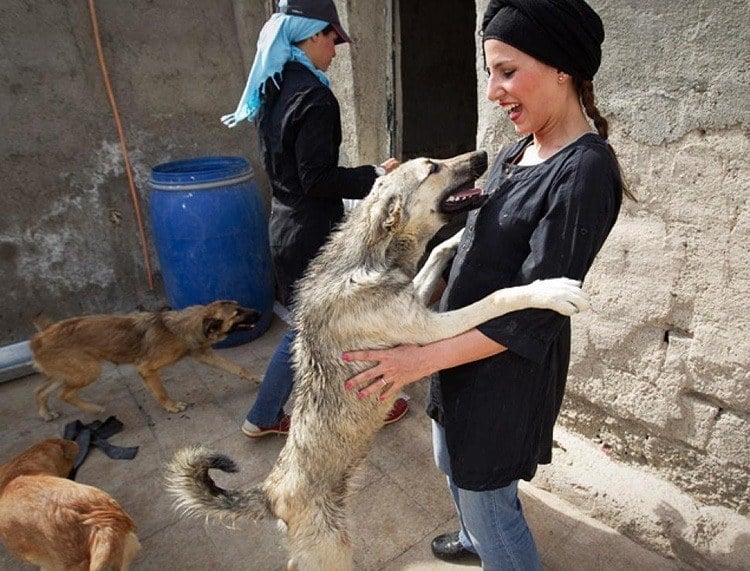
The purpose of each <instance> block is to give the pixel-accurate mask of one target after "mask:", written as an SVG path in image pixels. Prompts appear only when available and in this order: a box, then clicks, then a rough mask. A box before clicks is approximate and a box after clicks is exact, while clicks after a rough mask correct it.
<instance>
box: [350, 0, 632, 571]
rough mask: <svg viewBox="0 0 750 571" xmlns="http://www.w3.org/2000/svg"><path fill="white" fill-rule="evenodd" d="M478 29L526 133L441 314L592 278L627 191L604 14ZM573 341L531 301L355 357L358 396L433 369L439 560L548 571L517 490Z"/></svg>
mask: <svg viewBox="0 0 750 571" xmlns="http://www.w3.org/2000/svg"><path fill="white" fill-rule="evenodd" d="M482 29H483V36H484V42H483V47H484V53H485V58H486V65H487V68H488V71H489V74H490V77H489V82H488V85H487V97H488V99H489V100H490V101H492V102H494V103H496V104H497V105H498V106H499V108H500V109H501V110H502V112H503V114H504V115H505V116H507V117H508V119H509V120H510V121H511V122H512V123H513V126H514V128H515V130H516V132H517V133H518V134H519V135H523V136H524V137H523V138H522V139H521V140H519V141H518V142H517V143H515V144H513V145H511V146H510V147H509V148H507V149H504V150H502V151H501V152H500V153H499V154H498V156H497V157H496V158H495V161H494V164H493V165H492V167H491V168H490V171H489V174H488V178H487V183H486V189H487V194H488V196H487V198H486V201H485V202H484V204H482V206H481V207H479V208H478V209H477V210H474V211H473V212H472V213H470V214H469V217H468V220H467V222H466V226H465V228H464V230H463V233H462V234H461V235H460V238H458V237H456V238H454V239H453V243H455V242H459V240H460V242H459V243H458V248H457V253H456V256H455V258H454V260H453V265H452V267H451V271H450V277H449V279H448V283H447V286H446V289H445V291H444V293H443V296H442V299H441V301H440V310H441V311H443V312H450V311H453V310H457V309H459V308H466V307H467V306H470V305H471V304H473V303H476V302H477V301H478V300H479V299H481V298H482V297H483V296H486V295H487V294H489V293H491V292H492V291H495V290H496V289H501V288H508V287H512V286H519V285H522V284H530V283H532V282H534V281H535V280H538V279H543V278H555V277H563V276H566V277H569V278H574V279H577V280H583V279H584V277H585V276H586V273H587V272H588V270H589V268H590V267H591V264H592V262H593V260H594V258H595V256H596V254H597V252H598V251H599V249H600V248H601V246H602V244H603V243H604V241H605V239H606V238H607V236H608V234H609V231H610V229H611V228H612V226H613V225H614V223H615V220H616V219H617V214H618V212H619V209H620V203H621V200H622V195H623V185H622V180H621V177H620V173H619V168H618V165H617V161H616V159H615V156H614V154H613V152H612V151H611V148H610V147H609V145H608V143H607V141H606V140H605V139H606V136H607V123H606V121H605V120H604V119H603V118H602V117H601V115H600V114H599V112H598V110H597V109H596V106H595V105H594V102H593V87H592V84H591V79H592V78H593V76H594V74H595V73H596V71H597V69H598V67H599V62H600V60H601V42H602V41H603V39H604V30H603V27H602V23H601V20H600V19H599V16H597V14H596V13H595V12H594V11H593V10H592V9H591V8H590V7H589V6H588V5H587V4H586V3H585V2H584V1H583V0H536V1H534V2H528V1H523V0H493V1H492V2H490V5H489V7H488V9H487V12H486V13H485V16H484V19H483V25H482ZM584 109H585V113H584ZM586 115H588V117H589V118H590V119H591V120H592V121H593V122H594V125H595V126H596V128H597V131H598V133H597V132H594V131H592V129H591V126H590V124H589V120H588V118H587V116H586ZM570 342H571V339H570V320H569V318H568V317H565V316H563V315H560V314H556V313H555V312H552V311H549V310H540V309H528V310H523V311H516V312H513V313H511V314H508V315H505V316H501V317H498V318H495V319H491V320H489V321H486V322H484V323H482V324H480V325H479V326H477V327H476V328H474V329H471V330H470V331H467V332H466V333H463V334H460V335H457V336H455V337H451V338H449V339H445V340H442V341H437V342H434V343H427V344H424V345H419V346H417V345H409V346H406V345H404V346H400V347H395V348H393V349H386V350H375V351H359V352H348V353H347V357H348V358H349V360H353V361H359V360H364V361H370V362H372V361H374V362H376V363H377V365H376V366H375V367H372V368H371V369H368V370H366V371H365V372H363V373H360V374H358V375H357V376H356V377H354V378H352V379H350V380H349V381H348V383H347V386H349V387H351V388H353V389H354V388H356V389H357V390H359V391H360V392H362V393H364V394H373V393H379V392H380V390H381V389H382V387H381V386H380V383H379V382H374V383H373V384H372V385H370V386H369V387H367V388H364V389H363V388H362V385H363V384H364V383H366V382H367V381H366V379H373V378H379V377H383V378H385V379H387V380H388V383H389V385H391V388H390V389H389V391H394V390H399V389H400V388H401V387H403V386H404V385H406V384H409V383H412V382H415V381H417V380H419V379H421V378H423V377H425V376H430V377H431V387H430V403H429V405H428V409H427V412H428V414H429V415H430V417H431V418H432V419H433V420H434V421H435V422H434V423H433V444H434V448H435V458H436V463H437V465H438V467H439V468H440V470H442V471H443V472H444V473H445V474H446V476H447V477H448V483H449V488H450V492H451V494H452V496H453V500H454V503H455V505H456V508H457V510H458V515H459V522H460V523H461V528H460V530H458V531H456V532H454V533H449V534H445V535H441V536H438V537H436V538H435V539H434V540H433V544H432V551H433V553H434V554H435V556H436V557H439V558H441V559H447V560H460V559H471V558H473V559H477V558H481V561H482V566H483V568H484V569H524V570H533V569H540V568H541V564H540V561H539V555H538V553H537V551H536V546H535V543H534V539H533V537H532V535H531V532H530V531H529V529H528V526H527V525H526V521H525V518H524V516H523V511H522V509H521V506H520V502H519V500H518V494H517V486H518V480H519V479H526V480H530V479H531V478H532V477H533V476H534V474H535V472H536V469H537V466H538V464H544V463H549V462H550V461H551V458H552V428H553V425H554V423H555V420H556V418H557V415H558V413H559V411H560V406H561V403H562V397H563V392H564V390H565V381H566V375H567V369H568V362H569V360H570Z"/></svg>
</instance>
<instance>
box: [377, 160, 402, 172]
mask: <svg viewBox="0 0 750 571" xmlns="http://www.w3.org/2000/svg"><path fill="white" fill-rule="evenodd" d="M380 166H381V167H383V168H384V169H385V173H386V174H388V173H389V172H391V171H392V170H395V169H397V168H398V167H400V166H401V161H399V160H398V159H394V158H393V157H391V158H390V159H388V160H387V161H385V162H383V163H380Z"/></svg>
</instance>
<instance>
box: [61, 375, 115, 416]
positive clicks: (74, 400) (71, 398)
mask: <svg viewBox="0 0 750 571" xmlns="http://www.w3.org/2000/svg"><path fill="white" fill-rule="evenodd" d="M94 379H96V377H94ZM87 384H89V383H86V385H87ZM86 385H83V386H86ZM83 386H77V387H71V386H66V387H65V388H64V389H63V390H62V391H61V392H60V400H64V401H65V402H67V403H68V404H72V405H73V406H76V407H78V408H80V409H81V410H82V411H83V412H86V413H88V414H101V413H102V412H104V407H103V406H101V405H99V404H96V403H93V402H89V401H86V400H83V399H82V398H80V397H79V396H78V395H77V394H76V393H78V391H79V390H81V389H82V388H83Z"/></svg>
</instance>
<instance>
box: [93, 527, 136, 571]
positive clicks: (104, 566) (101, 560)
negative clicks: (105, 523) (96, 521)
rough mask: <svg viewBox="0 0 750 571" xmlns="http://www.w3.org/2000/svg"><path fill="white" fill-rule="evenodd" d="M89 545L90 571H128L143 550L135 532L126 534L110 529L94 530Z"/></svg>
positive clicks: (100, 528) (99, 528)
mask: <svg viewBox="0 0 750 571" xmlns="http://www.w3.org/2000/svg"><path fill="white" fill-rule="evenodd" d="M89 544H90V545H91V561H90V564H89V571H109V570H115V571H127V570H128V568H129V567H130V563H131V562H132V561H133V559H135V556H136V555H138V552H139V551H140V549H141V544H140V543H139V541H138V538H137V537H136V535H135V534H134V533H133V532H128V533H127V534H125V533H123V532H122V531H118V530H115V529H112V528H109V527H98V528H94V529H92V532H91V537H90V538H89Z"/></svg>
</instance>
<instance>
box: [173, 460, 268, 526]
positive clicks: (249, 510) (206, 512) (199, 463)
mask: <svg viewBox="0 0 750 571" xmlns="http://www.w3.org/2000/svg"><path fill="white" fill-rule="evenodd" d="M213 469H216V470H221V471H222V472H237V471H238V469H237V465H236V464H235V463H234V462H233V461H232V460H231V459H230V458H229V457H227V456H224V455H223V454H217V453H215V452H213V451H211V450H209V449H208V448H206V447H205V446H191V447H188V448H183V449H182V450H179V451H177V453H176V454H175V455H174V457H173V458H172V461H171V462H170V463H169V464H168V465H167V472H166V475H165V477H166V481H167V484H166V487H167V491H168V492H169V493H170V494H171V495H172V496H173V497H174V498H175V506H176V508H177V509H178V510H180V511H182V512H183V513H184V514H185V515H188V516H192V515H203V516H205V517H207V518H208V517H217V518H219V519H221V520H226V519H229V520H231V521H234V520H236V519H237V518H239V517H247V518H250V519H256V520H257V519H262V518H264V517H270V516H272V515H273V514H272V513H271V509H270V506H269V504H268V498H267V497H266V494H265V493H264V492H263V490H262V489H261V488H260V487H259V486H256V487H253V488H251V489H249V490H224V489H222V488H220V487H219V486H217V485H216V482H214V481H213V479H212V478H211V476H210V475H209V474H208V471H209V470H213Z"/></svg>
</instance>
